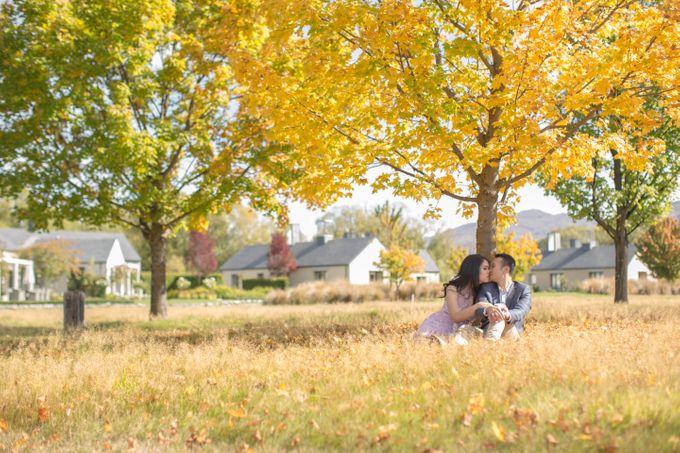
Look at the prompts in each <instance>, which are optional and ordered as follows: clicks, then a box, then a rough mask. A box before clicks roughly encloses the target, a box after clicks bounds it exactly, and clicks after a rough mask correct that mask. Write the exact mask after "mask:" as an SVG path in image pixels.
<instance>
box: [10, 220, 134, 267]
mask: <svg viewBox="0 0 680 453" xmlns="http://www.w3.org/2000/svg"><path fill="white" fill-rule="evenodd" d="M116 239H117V240H118V243H119V244H120V248H121V249H122V250H123V256H124V257H125V261H127V262H128V263H139V262H141V261H142V258H141V257H140V256H139V253H137V251H136V250H135V248H134V247H133V246H132V244H130V241H128V238H127V237H126V236H125V235H124V234H123V233H116V232H105V231H51V232H47V233H35V232H31V231H27V230H24V229H21V228H0V248H2V249H4V250H7V251H10V252H12V251H17V250H19V249H22V248H24V247H29V246H31V245H33V244H35V243H37V242H47V241H53V240H63V241H65V242H69V243H71V244H72V247H71V248H73V249H75V250H78V251H80V252H81V255H82V256H89V257H92V256H94V257H96V259H95V261H97V259H101V257H102V256H103V254H104V251H103V249H104V248H106V247H108V250H107V251H106V257H108V254H109V253H110V251H111V247H113V242H114V241H115V240H116ZM97 242H99V243H97ZM86 261H90V259H89V258H88V259H87V260H86ZM104 261H106V258H104Z"/></svg>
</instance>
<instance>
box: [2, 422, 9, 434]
mask: <svg viewBox="0 0 680 453" xmlns="http://www.w3.org/2000/svg"><path fill="white" fill-rule="evenodd" d="M7 431H9V423H7V421H6V420H3V419H1V418H0V433H6V432H7Z"/></svg>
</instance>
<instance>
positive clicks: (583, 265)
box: [526, 233, 653, 290]
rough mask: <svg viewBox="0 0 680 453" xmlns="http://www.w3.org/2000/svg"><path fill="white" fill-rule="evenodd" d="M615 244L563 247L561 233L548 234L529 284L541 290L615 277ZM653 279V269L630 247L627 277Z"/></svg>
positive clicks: (576, 244)
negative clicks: (543, 249)
mask: <svg viewBox="0 0 680 453" xmlns="http://www.w3.org/2000/svg"><path fill="white" fill-rule="evenodd" d="M615 257H616V254H615V250H614V246H613V245H601V246H598V245H597V244H596V243H595V242H588V243H585V244H581V243H580V242H578V241H572V243H571V247H569V248H561V247H560V235H559V233H551V234H550V235H549V236H548V250H547V251H546V252H544V254H543V258H542V259H541V262H540V263H539V264H538V265H536V266H534V267H532V268H531V271H530V273H529V274H527V276H526V281H527V283H529V284H531V285H532V286H534V287H537V288H539V289H541V290H547V289H552V290H562V289H566V288H569V287H573V286H575V285H580V284H581V282H583V281H584V280H587V279H589V278H613V277H614V273H615V268H616V265H615ZM643 279H653V277H652V274H651V272H650V270H649V269H648V268H647V266H645V265H644V264H643V263H642V261H640V258H638V257H637V255H636V249H635V246H634V245H632V244H631V245H629V246H628V280H643Z"/></svg>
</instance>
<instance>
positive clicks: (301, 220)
mask: <svg viewBox="0 0 680 453" xmlns="http://www.w3.org/2000/svg"><path fill="white" fill-rule="evenodd" d="M369 181H370V178H369ZM519 193H520V202H519V204H518V206H517V212H519V211H525V210H527V209H540V210H541V211H545V212H547V213H550V214H559V213H566V212H567V210H566V209H565V208H564V207H562V205H560V203H559V202H558V201H557V199H556V198H554V197H547V196H545V195H544V194H543V189H541V188H540V187H538V186H536V185H529V186H525V187H524V188H523V189H521V190H520V192H519ZM387 200H389V201H390V202H399V203H402V204H404V205H405V206H406V208H407V210H408V213H407V214H408V215H409V216H413V217H415V216H418V217H420V218H422V216H423V214H424V213H425V211H426V210H427V206H428V203H425V202H419V203H418V202H415V201H413V200H407V199H404V198H398V197H395V196H394V195H392V193H391V192H390V191H388V190H383V191H380V192H378V193H375V194H374V193H373V190H372V189H371V187H370V186H369V185H366V186H361V187H357V188H355V189H354V193H353V194H352V196H351V197H346V198H342V199H340V200H338V201H337V202H336V203H334V204H333V205H331V206H330V207H329V209H331V208H333V207H338V206H352V205H359V206H368V207H372V206H375V205H378V204H381V203H384V202H385V201H387ZM439 207H440V208H442V217H441V218H440V219H439V220H437V221H430V223H429V224H428V226H429V228H428V233H429V234H432V233H434V232H436V231H437V230H439V229H444V228H455V227H458V226H460V225H463V224H465V223H470V222H474V221H475V220H476V219H475V218H471V219H464V218H463V217H462V216H460V215H457V214H456V211H457V207H458V202H457V201H455V200H453V199H451V198H449V197H442V198H441V200H440V201H439ZM289 209H290V213H289V219H290V223H292V224H294V223H296V224H299V225H300V230H301V231H302V233H303V234H304V235H305V236H307V238H312V237H313V236H314V235H315V233H316V225H315V221H316V220H317V219H318V218H319V217H321V216H322V215H323V214H324V212H325V210H311V209H308V208H307V207H306V206H305V205H304V204H302V203H291V204H290V205H289Z"/></svg>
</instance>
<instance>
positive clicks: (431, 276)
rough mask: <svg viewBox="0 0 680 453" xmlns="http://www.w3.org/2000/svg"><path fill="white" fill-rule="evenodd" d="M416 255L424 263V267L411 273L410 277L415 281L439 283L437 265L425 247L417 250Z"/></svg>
mask: <svg viewBox="0 0 680 453" xmlns="http://www.w3.org/2000/svg"><path fill="white" fill-rule="evenodd" d="M418 256H420V258H422V260H423V262H424V263H425V269H423V272H420V273H417V274H411V278H412V279H414V280H415V281H417V282H426V283H439V266H437V263H435V262H434V259H432V257H431V256H430V254H429V253H427V250H425V249H423V250H421V251H420V252H418Z"/></svg>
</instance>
